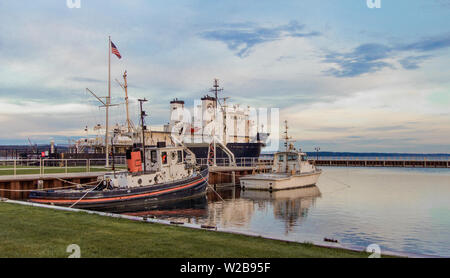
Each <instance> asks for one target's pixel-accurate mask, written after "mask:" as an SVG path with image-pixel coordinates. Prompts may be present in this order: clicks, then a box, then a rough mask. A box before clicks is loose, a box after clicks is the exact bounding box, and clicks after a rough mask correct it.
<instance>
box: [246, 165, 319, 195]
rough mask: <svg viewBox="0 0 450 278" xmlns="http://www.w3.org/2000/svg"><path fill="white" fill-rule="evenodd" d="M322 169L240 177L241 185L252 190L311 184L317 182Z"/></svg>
mask: <svg viewBox="0 0 450 278" xmlns="http://www.w3.org/2000/svg"><path fill="white" fill-rule="evenodd" d="M321 173H322V170H315V171H314V172H310V173H303V174H294V175H289V174H285V173H273V174H257V175H251V176H246V177H242V178H241V179H240V183H241V187H242V188H244V189H254V190H269V191H275V190H285V189H292V188H301V187H308V186H313V185H315V184H316V183H317V180H318V179H319V176H320V174H321Z"/></svg>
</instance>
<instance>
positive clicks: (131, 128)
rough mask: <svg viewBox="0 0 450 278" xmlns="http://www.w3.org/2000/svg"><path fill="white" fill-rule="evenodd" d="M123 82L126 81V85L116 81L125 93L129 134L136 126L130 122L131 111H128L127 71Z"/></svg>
mask: <svg viewBox="0 0 450 278" xmlns="http://www.w3.org/2000/svg"><path fill="white" fill-rule="evenodd" d="M123 80H124V85H122V84H121V83H120V82H119V80H117V79H116V82H117V83H118V84H119V86H120V87H122V89H123V90H124V91H125V107H126V111H127V126H128V132H132V130H133V128H134V126H133V123H132V122H131V120H130V113H129V109H128V83H127V71H125V72H124V73H123Z"/></svg>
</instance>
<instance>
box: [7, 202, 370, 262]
mask: <svg viewBox="0 0 450 278" xmlns="http://www.w3.org/2000/svg"><path fill="white" fill-rule="evenodd" d="M0 223H2V225H1V229H0V239H1V240H0V257H67V256H69V255H70V254H69V253H66V248H67V246H68V245H70V244H77V245H79V246H80V249H81V257H151V258H153V257H169V258H173V257H191V258H192V257H225V258H245V257H252V258H271V257H295V258H310V257H313V258H323V257H333V258H340V257H347V258H356V257H363V258H364V257H365V258H367V257H368V256H369V255H368V254H367V253H362V252H361V253H359V252H354V251H347V250H341V249H331V248H324V247H317V246H314V245H312V244H299V243H287V242H283V241H277V240H269V239H263V238H258V237H250V236H244V235H235V234H229V233H221V232H214V231H206V230H195V229H189V228H184V227H177V226H169V225H162V224H151V223H144V222H137V221H131V220H126V219H116V218H110V217H106V216H99V215H91V214H87V213H84V212H64V211H57V210H52V209H46V208H38V207H30V206H24V205H18V204H8V203H2V202H0ZM3 223H7V224H3Z"/></svg>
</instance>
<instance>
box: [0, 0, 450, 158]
mask: <svg viewBox="0 0 450 278" xmlns="http://www.w3.org/2000/svg"><path fill="white" fill-rule="evenodd" d="M381 2H382V7H381V8H380V9H369V8H368V7H367V5H366V1H365V0H339V1H336V0H293V1H261V0H258V1H230V0H228V1H225V0H223V1H206V0H204V1H194V0H191V1H187V0H186V1H181V0H176V1H167V0H166V1H147V0H136V1H133V0H126V1H125V0H116V1H102V0H89V1H88V0H81V8H79V9H77V8H73V9H70V8H68V7H67V5H66V1H65V0H52V1H50V0H49V1H31V0H30V1H26V0H5V1H1V2H0V126H1V127H2V131H3V133H2V134H1V135H0V144H14V143H26V142H27V138H28V137H30V138H31V139H32V140H33V141H34V142H40V143H47V142H49V140H50V139H51V138H54V139H55V140H56V141H57V143H67V138H69V137H76V136H84V135H85V133H84V131H83V130H84V127H85V126H86V125H88V126H91V127H92V126H93V125H95V124H97V123H103V121H104V116H103V115H104V114H103V111H102V110H99V108H98V104H97V102H96V100H95V99H94V98H92V97H91V96H90V95H88V94H87V93H86V91H85V88H86V87H88V88H90V89H91V90H93V91H94V92H96V93H97V94H99V95H106V93H107V74H108V72H107V61H108V53H107V50H108V49H107V47H108V45H107V43H108V35H110V36H111V37H112V41H113V42H114V43H115V45H116V46H117V47H118V49H119V51H120V53H121V54H122V59H121V60H118V59H117V58H116V57H114V56H113V57H112V78H113V82H114V83H113V87H112V95H113V100H112V101H113V102H115V103H121V102H123V93H122V90H121V88H120V87H119V86H118V85H117V84H116V83H115V81H114V79H115V78H117V79H119V80H121V78H122V74H123V71H124V70H125V69H126V70H127V71H128V79H129V94H130V97H131V99H132V103H131V106H132V109H131V112H132V114H133V115H135V118H137V102H136V99H137V98H143V97H146V98H147V99H149V100H150V102H149V103H148V104H146V106H147V111H148V112H149V114H150V118H149V121H150V123H151V124H152V125H162V124H164V123H166V122H167V121H168V119H169V110H168V107H169V101H170V100H172V99H173V98H175V97H178V98H179V99H184V100H185V101H186V103H187V106H192V104H193V102H194V99H198V98H200V97H202V96H203V95H205V94H206V93H207V91H208V89H209V88H210V87H211V85H212V82H213V81H212V80H213V79H214V78H219V79H220V81H221V85H222V86H223V87H224V89H225V90H224V92H223V94H224V96H229V97H231V99H230V101H231V102H233V103H242V104H247V105H250V106H253V107H268V108H270V107H277V108H280V120H285V119H287V120H288V121H289V123H290V126H291V135H293V137H294V138H295V139H296V140H297V144H298V145H301V146H302V148H303V149H304V150H309V151H310V150H313V149H314V147H315V146H320V147H321V149H322V150H329V151H367V152H416V153H421V152H430V153H431V152H440V153H450V139H449V138H450V1H448V0H416V1H406V0H382V1H381ZM123 113H124V108H123V105H121V106H119V107H118V108H114V109H112V114H113V115H112V121H113V122H124V121H125V119H124V116H123ZM135 122H137V120H135ZM273 132H276V131H273Z"/></svg>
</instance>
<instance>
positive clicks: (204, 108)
mask: <svg viewBox="0 0 450 278" xmlns="http://www.w3.org/2000/svg"><path fill="white" fill-rule="evenodd" d="M124 80H125V84H126V73H125V74H124ZM124 89H125V92H126V87H125V88H124ZM221 90H223V89H221V88H219V84H218V80H217V79H215V80H214V85H213V88H212V89H210V92H212V93H213V94H214V95H213V96H210V95H205V96H203V97H202V98H201V103H196V105H195V106H194V108H193V113H190V112H188V113H189V119H186V117H184V118H183V116H184V114H185V112H186V111H188V110H187V109H186V108H185V102H184V101H183V100H181V99H178V98H175V99H173V100H172V101H170V106H169V109H170V122H169V123H168V124H165V125H163V126H149V127H147V128H146V129H145V130H144V133H145V137H144V138H145V139H144V140H145V142H144V143H145V145H147V146H156V145H157V144H158V143H161V142H164V143H165V144H166V145H168V146H169V145H175V144H176V142H174V138H180V140H181V143H183V144H184V145H185V146H186V147H187V148H189V149H190V150H191V151H192V152H193V153H194V154H195V156H196V158H197V159H198V160H202V159H203V160H204V159H212V158H213V157H214V158H216V159H219V163H220V162H224V161H225V160H223V159H227V158H230V156H231V157H232V158H233V159H234V160H235V161H238V162H239V160H242V159H243V158H246V159H248V158H257V157H259V156H260V154H261V150H262V148H263V147H264V146H265V144H266V141H267V139H268V137H269V133H266V132H262V130H263V129H264V127H263V126H258V124H257V122H256V120H255V119H253V118H252V116H251V112H252V111H251V109H252V108H251V107H250V106H241V105H239V104H233V105H231V104H227V102H226V100H227V99H228V98H226V97H225V98H221V99H219V98H218V92H220V91H221ZM127 98H128V96H127V93H126V99H127ZM221 100H222V101H221ZM127 111H128V109H127ZM126 122H127V125H117V124H116V125H115V126H114V127H113V131H110V134H111V135H110V136H109V138H112V140H113V141H112V144H111V146H110V147H111V148H113V149H114V150H115V153H116V154H117V155H121V154H122V153H124V152H125V151H126V150H127V149H129V148H130V147H133V146H134V147H136V146H140V145H142V136H141V134H142V130H141V127H140V126H136V127H135V126H134V125H133V124H132V122H131V120H130V117H129V115H128V113H127V119H126ZM212 125H215V126H217V127H216V128H215V130H220V131H221V132H217V134H211V128H210V127H211V126H212ZM102 129H104V128H103V127H102V126H101V125H97V126H95V127H94V129H93V130H94V132H96V133H97V134H96V135H95V137H90V138H89V136H86V138H80V139H78V140H76V141H74V144H72V146H71V150H70V151H69V152H70V153H71V154H68V155H66V156H73V155H74V154H77V156H80V154H82V153H85V154H88V153H90V154H91V155H93V154H95V153H96V154H98V155H100V154H101V153H104V149H105V147H104V142H105V140H104V139H103V136H100V133H101V131H100V130H102ZM85 131H86V132H87V127H86V129H85ZM112 133H115V134H112ZM221 159H222V160H221Z"/></svg>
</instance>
